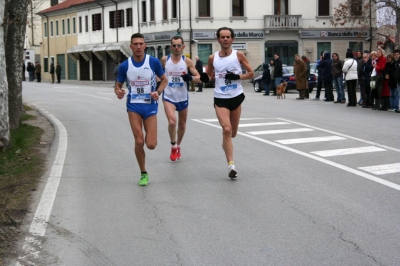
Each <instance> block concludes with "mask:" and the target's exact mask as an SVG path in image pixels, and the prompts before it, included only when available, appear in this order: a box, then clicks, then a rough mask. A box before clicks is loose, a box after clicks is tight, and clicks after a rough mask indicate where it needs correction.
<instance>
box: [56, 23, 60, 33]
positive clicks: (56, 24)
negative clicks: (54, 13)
mask: <svg viewBox="0 0 400 266" xmlns="http://www.w3.org/2000/svg"><path fill="white" fill-rule="evenodd" d="M58 35H59V32H58V20H56V36H58Z"/></svg>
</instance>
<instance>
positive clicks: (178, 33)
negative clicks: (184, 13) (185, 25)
mask: <svg viewBox="0 0 400 266" xmlns="http://www.w3.org/2000/svg"><path fill="white" fill-rule="evenodd" d="M178 12H179V14H178V16H179V28H178V29H177V30H176V32H177V35H178V36H181V0H178Z"/></svg>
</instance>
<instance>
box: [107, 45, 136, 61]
mask: <svg viewBox="0 0 400 266" xmlns="http://www.w3.org/2000/svg"><path fill="white" fill-rule="evenodd" d="M106 50H107V53H109V54H110V56H111V57H112V58H113V59H114V60H118V56H117V53H116V51H120V52H121V53H123V54H124V55H125V56H126V57H130V56H132V51H131V48H130V47H129V42H117V43H112V44H110V45H108V46H107V48H106Z"/></svg>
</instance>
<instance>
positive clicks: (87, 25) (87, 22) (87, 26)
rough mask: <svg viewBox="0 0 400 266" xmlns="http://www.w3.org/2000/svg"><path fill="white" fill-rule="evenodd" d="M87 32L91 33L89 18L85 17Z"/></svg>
mask: <svg viewBox="0 0 400 266" xmlns="http://www.w3.org/2000/svg"><path fill="white" fill-rule="evenodd" d="M85 32H89V17H88V16H85Z"/></svg>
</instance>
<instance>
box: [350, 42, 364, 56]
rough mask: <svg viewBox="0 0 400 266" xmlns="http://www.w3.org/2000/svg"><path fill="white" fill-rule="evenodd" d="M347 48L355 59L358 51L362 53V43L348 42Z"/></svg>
mask: <svg viewBox="0 0 400 266" xmlns="http://www.w3.org/2000/svg"><path fill="white" fill-rule="evenodd" d="M349 48H350V49H351V51H352V52H353V55H354V57H356V54H357V52H358V51H361V54H362V51H363V43H362V42H349Z"/></svg>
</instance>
